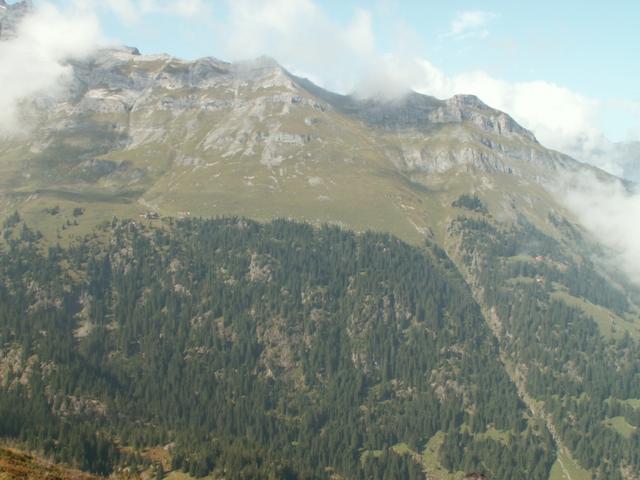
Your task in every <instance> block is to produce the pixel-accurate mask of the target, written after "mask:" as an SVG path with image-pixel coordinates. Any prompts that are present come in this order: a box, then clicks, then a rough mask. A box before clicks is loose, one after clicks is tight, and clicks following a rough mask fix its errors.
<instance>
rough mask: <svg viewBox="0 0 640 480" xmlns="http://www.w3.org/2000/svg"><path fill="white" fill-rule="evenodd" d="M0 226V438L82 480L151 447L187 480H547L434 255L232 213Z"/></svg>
mask: <svg viewBox="0 0 640 480" xmlns="http://www.w3.org/2000/svg"><path fill="white" fill-rule="evenodd" d="M3 232H4V239H5V242H4V247H3V249H4V252H3V253H2V254H1V255H0V338H1V339H2V344H1V345H0V348H1V355H0V359H1V362H0V382H1V388H2V391H1V392H2V394H1V395H0V435H2V436H5V437H12V438H16V439H18V440H22V441H24V442H26V443H28V444H29V445H30V446H31V447H33V448H38V449H42V450H43V451H44V452H45V453H48V454H51V455H54V456H55V457H56V458H57V459H58V460H61V461H65V462H68V463H71V464H74V465H77V466H79V467H81V468H83V469H86V470H90V471H93V472H97V473H102V474H108V473H110V472H112V471H114V470H118V469H121V468H123V467H124V466H133V468H134V470H135V468H136V467H135V466H136V465H137V464H138V463H140V462H141V457H140V452H141V451H142V450H143V449H144V448H145V447H155V446H164V447H166V449H167V450H168V451H169V452H170V453H171V462H172V468H174V469H180V470H183V471H185V472H189V473H190V474H191V475H193V476H196V477H199V476H204V475H207V474H211V475H212V476H213V477H214V478H222V477H224V478H330V477H333V478H363V479H364V478H367V479H369V478H424V476H425V471H429V470H430V469H432V468H437V469H439V471H442V472H445V474H446V475H449V474H448V473H446V472H447V471H450V472H451V475H454V474H455V472H465V471H466V472H468V471H480V472H483V473H485V474H487V475H488V476H489V478H492V479H505V480H506V479H513V478H529V479H544V480H546V479H547V478H548V477H549V471H550V469H551V465H552V464H553V463H554V461H555V459H556V454H555V446H554V442H553V439H552V437H551V434H550V433H549V431H548V430H547V429H546V427H545V425H544V422H543V421H541V420H539V419H536V418H535V417H534V416H532V415H531V414H530V412H528V410H527V408H526V407H525V405H524V404H523V403H522V402H521V400H520V399H519V397H518V393H517V390H516V387H515V385H514V383H513V382H512V381H511V379H510V378H509V376H508V375H507V373H506V371H505V369H504V368H503V365H502V364H501V363H500V360H499V356H498V345H497V343H496V340H495V338H494V336H493V335H492V333H491V331H490V329H489V327H488V326H487V324H486V322H485V321H484V319H483V317H482V314H481V311H480V308H479V306H478V305H477V304H476V303H475V301H474V299H473V297H472V295H471V292H470V291H469V290H468V288H467V286H466V284H465V283H464V282H463V280H462V277H461V276H460V275H459V274H458V272H457V270H456V269H455V267H454V266H453V264H452V263H451V262H450V260H449V259H448V257H447V256H446V254H445V253H444V252H443V251H442V250H440V249H438V248H437V247H432V246H425V247H424V248H417V247H413V246H409V245H407V244H405V243H403V242H401V241H399V240H397V239H395V238H393V237H391V236H389V235H386V234H376V233H365V234H354V233H349V232H347V231H343V230H340V229H338V228H336V227H322V228H319V229H315V228H313V227H311V226H309V225H305V224H299V223H293V222H289V221H282V220H279V221H274V222H272V223H268V224H265V225H260V224H257V223H254V222H251V221H248V220H244V219H239V218H229V219H218V220H190V219H189V220H181V221H171V220H167V221H156V222H146V223H144V224H143V223H140V222H132V221H118V220H114V221H113V222H111V223H110V224H105V225H104V226H103V227H101V228H100V229H98V230H96V231H95V232H94V233H93V234H91V235H89V236H88V237H86V238H85V239H83V240H80V241H78V242H76V243H75V244H73V245H72V246H70V247H65V248H62V247H57V246H50V247H45V244H44V243H42V242H41V240H40V236H39V235H38V234H37V233H36V232H34V231H33V230H31V229H29V228H28V226H27V225H25V224H24V223H23V222H22V221H21V219H20V217H19V216H18V215H14V216H12V217H11V218H10V219H9V220H8V221H7V222H6V223H5V225H4V231H3ZM45 250H46V251H45ZM626 388H633V387H632V386H627V387H626ZM614 406H615V405H612V408H614ZM427 447H429V448H427ZM459 474H460V475H461V473H459Z"/></svg>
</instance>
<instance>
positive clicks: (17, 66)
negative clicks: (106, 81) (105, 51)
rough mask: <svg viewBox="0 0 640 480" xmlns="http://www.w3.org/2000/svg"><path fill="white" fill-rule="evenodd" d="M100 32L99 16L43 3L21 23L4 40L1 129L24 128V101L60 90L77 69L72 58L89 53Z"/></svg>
mask: <svg viewBox="0 0 640 480" xmlns="http://www.w3.org/2000/svg"><path fill="white" fill-rule="evenodd" d="M99 32H100V28H99V25H98V21H97V19H96V18H95V16H92V15H87V14H78V13H74V12H72V11H64V12H62V11H60V10H59V9H57V8H56V7H54V6H53V5H51V4H49V3H41V4H39V6H38V9H37V10H36V11H35V12H33V13H31V14H29V15H27V16H26V17H25V18H24V20H23V21H22V22H21V23H20V25H19V26H18V31H17V36H16V38H13V39H11V40H7V41H3V42H0V85H1V86H2V87H1V88H0V132H2V133H5V134H12V133H16V132H17V131H19V130H20V129H21V128H24V125H22V124H21V123H20V121H19V110H20V109H19V105H20V102H22V101H23V100H25V99H27V98H29V97H31V96H33V95H36V94H43V93H46V94H48V95H52V94H55V93H56V92H57V91H59V89H60V88H61V87H62V86H63V85H64V83H65V81H67V80H69V78H70V75H71V73H72V70H71V67H70V66H69V65H68V63H67V62H68V61H69V60H71V59H78V58H82V57H85V56H86V55H88V54H90V53H91V52H92V51H93V50H94V49H95V48H96V47H97V45H98V43H99V42H100V40H101V37H100V33H99Z"/></svg>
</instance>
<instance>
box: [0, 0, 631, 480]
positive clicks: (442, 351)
mask: <svg viewBox="0 0 640 480" xmlns="http://www.w3.org/2000/svg"><path fill="white" fill-rule="evenodd" d="M49 7H50V6H46V5H45V6H44V7H42V9H41V10H36V11H34V13H32V14H29V12H32V7H31V6H29V4H28V3H26V2H19V3H14V4H10V5H7V4H6V3H5V2H4V0H0V39H1V40H2V41H1V42H0V59H2V60H6V62H3V61H0V78H1V79H3V80H5V81H4V83H3V88H2V89H0V107H2V108H3V109H2V113H0V118H2V119H3V125H2V127H3V128H2V136H1V141H0V217H2V220H3V226H2V240H1V241H0V437H2V438H4V439H6V440H7V441H11V442H17V443H15V444H14V447H19V448H21V449H23V450H31V451H37V452H39V453H40V454H45V455H47V456H49V457H51V459H53V460H55V461H57V462H61V463H64V464H67V465H68V466H70V467H75V468H80V469H83V470H86V471H90V472H93V473H95V474H100V475H113V476H114V477H115V478H138V477H140V478H149V477H150V476H151V475H154V476H155V478H165V477H166V478H169V475H185V476H189V477H188V478H191V477H193V478H202V477H205V476H207V477H208V478H231V479H243V478H246V479H248V478H300V479H302V478H327V479H329V478H332V479H337V478H354V479H356V478H357V479H360V478H362V479H364V478H367V479H369V478H374V479H378V478H379V479H383V478H412V479H413V478H416V479H422V478H438V479H441V480H444V479H452V480H453V479H460V478H478V476H479V475H481V474H482V475H485V476H486V478H490V479H504V480H507V479H514V478H534V479H541V480H556V479H561V478H564V479H569V480H581V479H583V478H597V479H602V480H603V479H606V480H611V479H613V480H636V479H637V472H638V471H640V433H639V431H638V429H639V428H640V407H639V405H640V363H639V360H638V359H639V358H640V356H638V354H637V353H638V348H639V347H640V318H639V315H640V289H639V287H638V283H639V282H640V250H638V245H640V241H638V240H640V237H638V235H637V232H636V229H635V227H633V225H631V223H632V222H630V218H633V217H634V215H635V212H636V210H638V205H639V203H638V201H637V198H638V197H637V195H636V193H635V186H634V185H633V184H632V183H630V182H625V181H622V180H621V179H619V178H617V177H615V176H613V175H611V174H609V173H606V172H605V171H603V170H600V169H598V168H595V167H593V166H591V165H588V164H585V163H582V162H580V161H577V160H575V159H574V158H572V157H570V156H569V155H566V154H564V153H561V152H558V151H555V150H553V149H549V148H546V147H545V145H544V144H543V143H542V142H540V141H539V139H538V138H536V135H534V133H533V132H532V131H530V130H529V129H527V128H525V127H523V126H522V125H521V124H520V123H518V122H517V121H516V120H514V117H512V116H511V115H510V114H509V113H508V112H503V111H500V110H498V109H495V108H492V107H490V106H489V105H487V104H486V103H484V102H483V99H481V98H478V97H477V96H475V95H455V96H452V97H450V98H446V99H439V98H436V97H434V96H430V95H424V94H421V93H417V92H413V91H404V90H403V91H398V92H396V93H395V94H394V95H382V94H374V93H371V94H368V95H362V94H361V93H360V94H352V95H345V94H340V93H335V92H332V91H329V90H327V89H324V88H322V87H320V86H318V85H316V84H315V83H314V82H313V81H311V80H309V79H306V78H302V77H301V76H299V75H295V74H293V73H291V72H290V71H289V70H287V69H286V68H284V67H283V66H282V65H280V64H279V63H278V62H277V61H276V60H274V59H272V58H270V57H265V56H262V57H258V58H256V59H253V60H246V61H235V62H227V61H224V60H219V59H216V58H212V57H206V58H200V59H197V60H193V61H189V60H183V59H180V58H176V57H173V56H171V55H169V54H142V53H141V52H140V51H139V50H138V49H136V48H134V47H113V46H104V45H102V46H101V39H100V35H99V34H97V33H96V32H95V31H93V30H91V28H87V26H90V25H91V22H92V21H95V19H93V20H92V19H91V16H90V15H89V16H86V15H85V14H84V13H83V14H78V16H75V17H72V16H69V15H66V14H65V13H63V12H61V11H60V10H57V9H55V8H52V7H51V8H49ZM25 15H26V17H25ZM361 20H362V19H361ZM365 20H366V19H365ZM87 22H88V23H87ZM64 26H68V27H73V28H71V30H72V31H73V32H74V35H72V36H70V37H66V36H64V35H62V34H60V33H59V32H60V31H61V30H60V29H61V28H62V27H64ZM79 26H82V28H77V27H79ZM327 28H328V27H327ZM459 28H462V27H459ZM56 32H57V34H56ZM34 51H37V52H39V57H38V58H37V59H35V60H34V59H32V58H31V57H29V56H25V55H24V53H25V52H34ZM375 91H376V90H375V89H373V90H371V92H375ZM635 147H636V146H635V145H634V144H630V145H626V146H617V147H616V148H617V149H619V151H620V152H621V153H620V155H621V156H624V157H625V158H627V157H628V156H633V155H634V153H633V152H634V151H635V150H634V149H635ZM610 160H611V161H612V162H614V163H615V162H617V160H616V159H615V158H613V157H611V158H610ZM620 173H621V175H624V176H625V177H626V178H627V179H631V180H633V179H634V178H635V175H636V173H635V170H634V167H633V163H628V164H627V163H625V164H624V167H623V168H622V171H621V172H620ZM30 455H31V454H21V453H20V454H19V453H16V452H15V451H8V450H7V451H5V450H0V460H2V459H6V461H5V460H2V462H4V463H2V462H0V470H1V469H3V468H4V469H5V470H7V471H8V469H9V468H11V469H12V470H11V471H14V469H15V462H27V463H25V465H27V464H28V462H31V461H32V460H30V459H32V458H33V457H32V456H30ZM11 462H14V463H11ZM25 468H26V467H25ZM29 468H32V467H31V466H30V467H29ZM52 468H53V467H52ZM61 468H62V467H61ZM66 468H68V467H64V469H66ZM64 469H63V470H64ZM54 470H55V469H54ZM64 471H66V470H64ZM473 475H476V477H474V476H473ZM170 478H174V477H173V476H172V477H170ZM480 478H482V477H480Z"/></svg>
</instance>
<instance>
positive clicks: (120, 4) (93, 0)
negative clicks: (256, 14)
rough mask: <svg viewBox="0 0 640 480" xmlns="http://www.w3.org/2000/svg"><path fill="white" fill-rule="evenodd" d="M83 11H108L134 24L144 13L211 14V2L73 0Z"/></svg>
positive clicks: (203, 0)
mask: <svg viewBox="0 0 640 480" xmlns="http://www.w3.org/2000/svg"><path fill="white" fill-rule="evenodd" d="M72 3H73V4H74V5H75V6H76V7H79V8H81V9H83V10H85V11H92V12H95V11H108V12H111V13H113V14H115V15H116V16H117V17H118V18H119V19H120V21H122V22H123V23H125V24H135V23H137V22H139V21H140V20H141V19H142V18H143V17H144V16H145V15H151V14H163V15H176V16H179V17H183V18H187V19H191V18H196V17H198V16H208V15H210V14H211V3H210V2H207V1H206V0H73V1H72Z"/></svg>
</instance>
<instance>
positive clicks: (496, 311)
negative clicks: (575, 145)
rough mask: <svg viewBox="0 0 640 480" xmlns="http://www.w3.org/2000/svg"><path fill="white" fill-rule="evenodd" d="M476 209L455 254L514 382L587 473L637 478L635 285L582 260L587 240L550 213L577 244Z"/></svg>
mask: <svg viewBox="0 0 640 480" xmlns="http://www.w3.org/2000/svg"><path fill="white" fill-rule="evenodd" d="M467 208H469V207H467ZM469 210H472V211H474V214H467V215H466V216H460V217H458V218H457V219H456V220H455V221H453V222H452V224H451V226H450V229H449V235H450V250H451V251H452V252H455V253H454V254H453V255H454V256H456V257H457V258H458V260H459V262H460V264H461V265H462V268H463V269H464V270H465V272H466V274H467V278H468V279H469V282H470V284H472V285H473V287H474V290H475V291H476V297H477V299H478V301H479V302H480V303H481V304H483V305H484V306H485V309H486V311H485V314H486V318H487V321H488V323H489V324H490V325H491V327H492V329H493V331H494V333H495V335H496V338H498V341H499V345H500V350H501V352H502V357H503V361H504V362H505V363H506V365H507V367H508V369H509V370H510V372H511V376H512V378H513V379H514V381H515V382H516V383H519V384H520V386H521V387H522V391H523V392H526V393H525V394H524V395H526V397H527V399H528V400H529V404H530V406H532V409H535V410H536V415H537V416H538V417H539V418H545V419H546V420H547V424H548V425H549V426H550V428H551V429H552V430H553V433H554V436H555V437H556V440H557V441H558V443H559V444H560V447H561V449H565V448H566V449H568V450H569V451H570V452H571V454H572V455H573V456H574V457H575V460H576V461H577V462H578V463H579V464H580V465H581V467H584V468H586V469H588V470H589V471H590V472H593V474H594V475H595V476H597V478H600V479H607V480H615V479H623V478H627V479H634V478H637V472H639V471H640V434H639V433H638V427H640V402H639V401H638V399H640V357H639V356H638V351H639V350H638V349H639V347H640V345H639V343H638V338H640V337H639V331H638V326H637V321H636V318H637V315H638V312H637V307H636V306H635V305H636V304H637V297H638V290H637V288H636V287H634V286H633V285H631V284H629V283H624V282H625V280H624V279H623V278H620V277H616V276H615V275H613V274H612V275H608V274H607V273H606V271H604V270H603V269H602V268H600V267H598V266H597V265H595V264H594V263H593V262H592V261H591V260H590V259H589V258H586V257H584V256H581V255H580V253H581V252H585V251H588V249H587V248H586V246H585V244H584V242H585V239H584V238H583V237H582V235H581V233H580V232H579V231H578V230H576V229H575V228H574V227H572V226H571V225H570V224H569V223H568V222H566V220H563V219H561V218H558V217H555V216H554V215H552V214H550V216H549V223H550V224H552V225H554V226H555V228H556V229H558V230H561V231H563V233H564V235H565V236H566V237H569V238H571V240H572V242H573V243H572V244H565V243H563V242H561V241H559V240H557V239H555V238H553V237H551V236H549V235H547V234H545V233H544V232H542V231H541V230H540V229H538V228H536V227H535V226H533V225H532V224H531V223H529V222H528V221H527V220H526V219H525V218H524V217H520V218H518V220H517V221H516V222H514V224H511V225H507V224H501V223H499V222H496V221H495V219H494V218H492V217H491V215H489V214H488V213H487V212H486V211H485V210H483V209H478V208H469ZM576 246H579V248H576Z"/></svg>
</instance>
